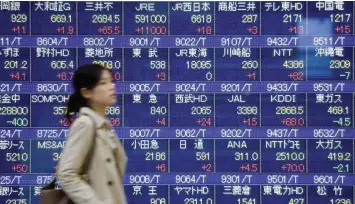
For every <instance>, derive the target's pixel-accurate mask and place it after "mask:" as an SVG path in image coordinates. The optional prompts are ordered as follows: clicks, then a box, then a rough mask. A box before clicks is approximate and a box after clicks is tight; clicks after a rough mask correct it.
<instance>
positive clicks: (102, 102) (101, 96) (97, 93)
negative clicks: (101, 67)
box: [90, 70, 117, 107]
mask: <svg viewBox="0 0 355 204" xmlns="http://www.w3.org/2000/svg"><path fill="white" fill-rule="evenodd" d="M116 101H117V96H116V90H115V85H114V83H113V82H112V77H111V74H110V72H109V71H108V70H105V71H103V72H102V74H101V78H100V80H99V82H98V84H97V85H96V87H95V88H94V89H93V90H92V92H91V97H90V102H91V103H92V104H93V105H95V106H100V107H108V106H110V105H113V104H115V103H116Z"/></svg>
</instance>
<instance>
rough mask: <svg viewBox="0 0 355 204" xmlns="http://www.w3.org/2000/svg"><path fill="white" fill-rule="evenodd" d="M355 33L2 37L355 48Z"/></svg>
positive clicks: (24, 43) (63, 44) (4, 39)
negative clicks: (352, 34)
mask: <svg viewBox="0 0 355 204" xmlns="http://www.w3.org/2000/svg"><path fill="white" fill-rule="evenodd" d="M354 39H355V36H348V35H331V34H324V35H319V34H318V35H314V36H272V35H271V36H229V35H226V36H200V37H196V36H117V35H112V36H102V35H91V36H51V35H48V34H47V35H44V36H21V35H20V36H17V37H13V36H1V37H0V46H6V47H51V48H89V47H110V48H151V47H155V48H184V47H200V48H228V47H230V48H235V47H240V48H247V47H275V48H276V47H278V48H281V47H284V48H292V47H353V46H355V40H354Z"/></svg>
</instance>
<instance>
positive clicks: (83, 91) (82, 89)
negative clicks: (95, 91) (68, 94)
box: [80, 88, 92, 99]
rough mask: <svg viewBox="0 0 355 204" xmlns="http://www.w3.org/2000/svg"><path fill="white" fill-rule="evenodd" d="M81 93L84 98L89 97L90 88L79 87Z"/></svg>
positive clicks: (90, 93)
mask: <svg viewBox="0 0 355 204" xmlns="http://www.w3.org/2000/svg"><path fill="white" fill-rule="evenodd" d="M80 92H81V95H82V96H83V97H84V98H85V99H90V98H91V96H92V92H91V90H89V89H87V88H81V89H80Z"/></svg>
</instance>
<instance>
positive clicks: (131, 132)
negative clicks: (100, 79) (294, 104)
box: [0, 127, 355, 140]
mask: <svg viewBox="0 0 355 204" xmlns="http://www.w3.org/2000/svg"><path fill="white" fill-rule="evenodd" d="M115 132H116V134H117V137H118V138H120V139H144V140H147V139H226V140H228V139H229V140H230V139H241V138H243V139H257V138H260V139H333V138H334V139H354V138H355V128H343V129H339V128H334V129H332V128H328V127H312V128H308V127H304V128H287V127H285V128H280V127H278V128H235V127H230V128H228V127H226V128H186V127H184V128H183V127H182V128H124V127H123V128H115ZM68 133H69V129H68V128H37V127H32V128H4V129H0V139H6V140H29V139H30V140H62V139H65V138H66V137H67V136H68Z"/></svg>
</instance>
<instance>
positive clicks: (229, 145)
mask: <svg viewBox="0 0 355 204" xmlns="http://www.w3.org/2000/svg"><path fill="white" fill-rule="evenodd" d="M354 11H355V5H354V3H353V2H340V1H336V2H333V1H327V2H324V1H317V2H297V1H292V2H258V1H254V2H241V1H238V2H227V1H226V2H222V1H220V2H213V1H210V2H202V1H200V2H107V1H105V2H99V1H91V2H70V1H64V2H43V1H41V2H7V1H1V2H0V27H1V28H0V35H1V36H0V68H1V70H0V72H1V74H0V81H1V82H0V115H1V117H0V121H1V122H0V125H1V127H0V163H1V164H0V203H1V204H37V203H38V202H39V190H40V188H41V187H42V186H44V185H46V184H48V183H49V182H50V181H51V180H52V179H53V175H54V174H53V173H54V171H55V169H56V165H57V162H58V160H59V159H60V158H61V151H62V148H63V147H64V146H65V142H64V141H65V138H66V137H67V135H68V121H66V120H65V119H64V117H63V115H64V113H65V112H66V109H65V102H66V100H67V99H68V96H69V94H70V93H71V91H72V85H71V79H72V76H73V73H74V71H75V69H76V68H77V67H78V66H80V65H83V64H87V63H98V64H102V65H104V66H106V67H107V68H108V69H110V70H111V71H112V76H113V78H114V80H115V83H116V85H117V86H116V87H117V93H118V99H119V100H118V102H117V104H115V105H113V106H112V107H110V108H108V109H107V115H108V117H109V120H110V122H111V124H112V126H113V127H114V128H115V130H116V132H117V135H118V137H119V139H120V140H122V143H123V144H124V147H125V150H126V152H127V155H128V158H129V162H128V167H127V173H126V174H125V176H124V184H125V191H126V193H127V197H128V201H129V203H139V204H143V203H149V204H168V203H169V204H170V203H171V204H214V203H217V204H223V203H227V204H232V203H236V204H306V203H312V204H354V193H355V191H354V186H355V176H354V136H355V132H354V94H353V92H354V88H355V86H354V85H355V84H354V46H355V39H354V22H355V21H354V17H353V16H354Z"/></svg>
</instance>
